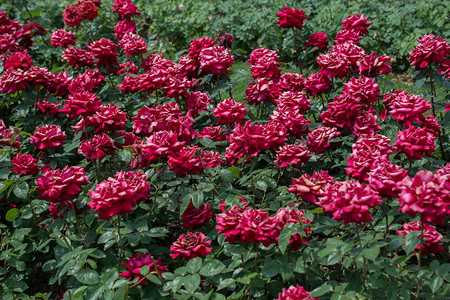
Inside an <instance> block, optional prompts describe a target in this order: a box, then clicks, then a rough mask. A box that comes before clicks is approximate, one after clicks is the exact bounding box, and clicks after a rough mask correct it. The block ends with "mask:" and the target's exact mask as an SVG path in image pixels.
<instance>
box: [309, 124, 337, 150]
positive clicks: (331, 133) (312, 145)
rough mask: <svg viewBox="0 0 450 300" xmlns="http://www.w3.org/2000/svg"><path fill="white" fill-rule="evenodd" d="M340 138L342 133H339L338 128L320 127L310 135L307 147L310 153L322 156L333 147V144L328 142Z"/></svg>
mask: <svg viewBox="0 0 450 300" xmlns="http://www.w3.org/2000/svg"><path fill="white" fill-rule="evenodd" d="M338 136H341V133H340V132H339V131H337V128H329V127H322V126H319V128H317V129H314V130H313V131H311V132H310V133H308V140H307V142H306V145H307V146H308V148H309V151H311V152H314V153H315V154H320V153H323V152H325V151H327V149H328V148H330V147H332V146H333V144H330V143H328V140H330V139H332V138H335V137H338Z"/></svg>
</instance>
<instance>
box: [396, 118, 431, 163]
mask: <svg viewBox="0 0 450 300" xmlns="http://www.w3.org/2000/svg"><path fill="white" fill-rule="evenodd" d="M435 139H436V136H435V135H434V134H432V133H429V132H428V131H427V129H426V128H416V127H414V126H411V127H409V128H408V129H406V130H403V131H399V132H398V134H397V142H396V143H395V147H397V150H398V151H399V152H403V153H405V154H406V156H407V157H408V159H418V160H419V159H420V160H422V154H425V155H426V156H430V155H431V153H433V152H434V148H436V146H435V145H434V140H435Z"/></svg>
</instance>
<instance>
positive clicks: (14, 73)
mask: <svg viewBox="0 0 450 300" xmlns="http://www.w3.org/2000/svg"><path fill="white" fill-rule="evenodd" d="M26 79H27V77H26V73H25V71H24V70H22V69H6V70H5V71H4V72H3V74H2V75H1V76H0V93H2V94H13V93H15V92H17V91H22V90H26V89H27V88H28V85H27V84H26Z"/></svg>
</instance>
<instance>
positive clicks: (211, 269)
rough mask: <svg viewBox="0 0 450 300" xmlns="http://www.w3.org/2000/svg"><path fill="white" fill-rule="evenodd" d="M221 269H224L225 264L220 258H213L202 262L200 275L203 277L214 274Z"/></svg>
mask: <svg viewBox="0 0 450 300" xmlns="http://www.w3.org/2000/svg"><path fill="white" fill-rule="evenodd" d="M223 269H225V265H224V264H223V263H222V262H221V261H220V260H217V259H213V260H211V261H208V262H205V263H203V265H202V267H201V269H200V275H202V276H205V277H208V276H214V275H217V274H219V273H220V272H222V270H223Z"/></svg>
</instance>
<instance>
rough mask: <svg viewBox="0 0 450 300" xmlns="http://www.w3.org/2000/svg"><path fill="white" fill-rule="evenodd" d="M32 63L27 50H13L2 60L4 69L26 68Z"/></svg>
mask: <svg viewBox="0 0 450 300" xmlns="http://www.w3.org/2000/svg"><path fill="white" fill-rule="evenodd" d="M32 65H33V61H32V60H31V56H30V55H28V52H26V51H24V52H14V53H12V54H11V55H10V56H8V58H7V59H6V60H5V61H4V62H3V68H5V69H22V70H27V69H28V68H30V67H31V66H32Z"/></svg>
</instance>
